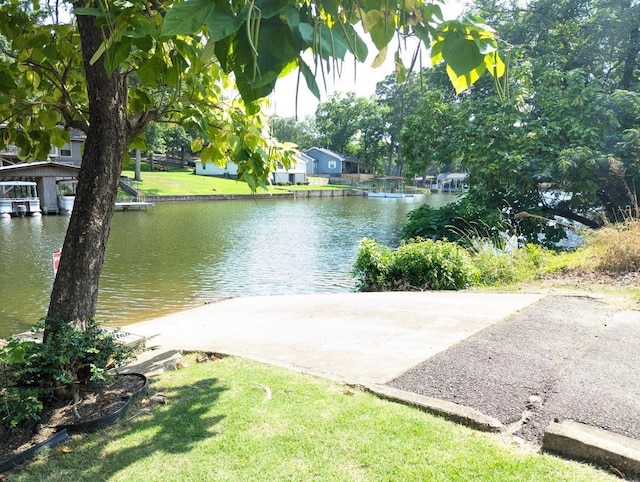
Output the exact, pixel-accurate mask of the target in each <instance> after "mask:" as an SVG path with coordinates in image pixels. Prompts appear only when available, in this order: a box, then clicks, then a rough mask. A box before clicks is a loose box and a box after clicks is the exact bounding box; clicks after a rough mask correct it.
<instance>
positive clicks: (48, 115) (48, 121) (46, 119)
mask: <svg viewBox="0 0 640 482" xmlns="http://www.w3.org/2000/svg"><path fill="white" fill-rule="evenodd" d="M38 122H39V123H40V124H42V126H43V127H44V128H45V129H53V128H54V127H55V126H56V125H57V124H58V114H57V113H55V112H53V111H50V110H41V111H40V113H39V114H38Z"/></svg>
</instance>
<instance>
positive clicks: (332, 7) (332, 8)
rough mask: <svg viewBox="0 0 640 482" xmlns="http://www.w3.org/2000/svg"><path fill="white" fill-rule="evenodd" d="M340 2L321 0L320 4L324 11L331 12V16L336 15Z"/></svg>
mask: <svg viewBox="0 0 640 482" xmlns="http://www.w3.org/2000/svg"><path fill="white" fill-rule="evenodd" d="M339 4H340V1H339V0H324V1H323V2H322V6H323V7H324V10H325V12H327V13H329V14H331V15H332V16H333V17H335V18H337V17H338V5H339Z"/></svg>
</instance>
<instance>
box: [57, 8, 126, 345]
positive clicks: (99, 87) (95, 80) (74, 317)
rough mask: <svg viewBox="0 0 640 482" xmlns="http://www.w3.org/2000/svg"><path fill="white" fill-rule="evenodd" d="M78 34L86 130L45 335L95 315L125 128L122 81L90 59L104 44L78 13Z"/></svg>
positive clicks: (90, 20) (90, 23)
mask: <svg viewBox="0 0 640 482" xmlns="http://www.w3.org/2000/svg"><path fill="white" fill-rule="evenodd" d="M77 22H78V31H79V33H80V39H81V43H82V56H83V61H84V68H85V73H86V82H87V94H88V98H89V111H90V126H89V129H88V131H87V138H86V141H85V147H84V153H83V155H82V166H81V168H80V172H79V174H78V189H77V193H76V199H75V204H74V209H73V213H72V215H71V219H70V221H69V227H68V229H67V234H66V237H65V240H64V245H63V249H62V257H61V259H60V266H59V269H58V274H57V276H56V279H55V282H54V284H53V290H52V293H51V299H50V303H49V309H48V313H47V321H46V324H45V337H48V336H55V333H56V332H57V331H58V328H59V327H60V326H62V325H61V324H62V323H69V322H73V323H77V324H78V325H79V326H81V327H82V326H83V322H86V321H88V320H90V319H91V318H93V317H94V316H95V313H96V305H97V301H98V284H99V279H100V272H101V270H102V265H103V262H104V256H105V250H106V245H107V239H108V237H109V230H110V224H111V219H112V216H113V210H114V205H115V200H116V195H117V192H118V181H119V178H120V172H121V169H122V161H123V158H124V154H125V152H126V149H127V147H128V143H129V141H128V139H129V132H128V130H129V128H128V124H127V117H126V112H125V95H124V89H123V82H122V79H121V77H120V75H119V72H118V71H117V70H116V71H115V72H114V73H113V74H111V75H109V74H108V73H107V71H106V70H105V68H104V63H103V61H102V59H100V60H99V61H97V62H95V63H93V64H91V62H90V59H91V58H92V57H93V55H94V53H95V52H96V51H97V49H98V47H99V46H100V45H101V43H102V41H103V34H102V32H101V30H100V29H99V28H97V27H96V25H95V23H94V17H89V16H84V15H78V16H77Z"/></svg>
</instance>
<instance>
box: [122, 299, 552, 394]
mask: <svg viewBox="0 0 640 482" xmlns="http://www.w3.org/2000/svg"><path fill="white" fill-rule="evenodd" d="M543 297H544V295H540V294H511V293H508V294H505V293H474V292H385V293H336V294H313V295H284V296H257V297H240V298H233V299H228V300H225V301H221V302H218V303H213V304H209V305H205V306H202V307H199V308H195V309H192V310H188V311H183V312H180V313H176V314H173V315H169V316H164V317H161V318H156V319H153V320H149V321H147V322H143V323H138V324H134V325H128V326H127V327H126V331H127V332H128V333H133V334H137V335H142V336H146V337H151V338H150V339H149V340H148V342H147V345H148V346H159V347H161V348H162V349H178V350H180V349H184V350H202V351H214V352H219V353H226V354H230V355H236V356H242V357H245V358H250V359H254V360H258V361H263V362H267V363H271V364H275V365H280V366H285V367H287V368H293V369H296V370H299V371H304V372H306V373H313V374H317V375H321V376H324V377H327V378H331V379H335V380H341V381H346V382H350V383H360V384H371V383H378V384H383V383H385V382H387V381H389V380H391V379H393V378H394V377H396V376H398V375H400V374H401V373H404V372H405V371H406V370H408V369H409V368H411V367H413V366H415V365H416V364H418V363H420V362H422V361H424V360H426V359H427V358H429V357H431V356H433V355H435V354H436V353H439V352H441V351H443V350H446V349H447V348H449V347H450V346H451V345H453V344H455V343H456V342H458V341H460V340H463V339H465V338H467V337H469V336H470V335H472V334H474V333H476V332H478V331H480V330H483V329H484V328H486V327H488V326H490V325H492V324H493V323H495V322H497V321H499V320H502V319H504V318H505V317H508V316H510V315H512V314H514V313H516V312H517V311H519V310H521V309H523V308H525V307H527V306H529V305H530V304H532V303H534V302H536V301H538V300H540V299H541V298H543Z"/></svg>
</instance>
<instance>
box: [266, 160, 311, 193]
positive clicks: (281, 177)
mask: <svg viewBox="0 0 640 482" xmlns="http://www.w3.org/2000/svg"><path fill="white" fill-rule="evenodd" d="M306 158H309V156H307V155H306V154H304V153H302V152H301V153H298V154H294V155H293V159H294V162H293V163H292V164H291V167H289V169H285V167H284V166H283V165H282V164H280V163H278V165H277V167H276V170H275V171H274V172H272V173H271V182H273V184H287V183H289V184H293V185H295V184H304V183H306V182H307V159H306ZM310 159H311V158H310ZM311 160H312V161H313V159H311Z"/></svg>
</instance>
